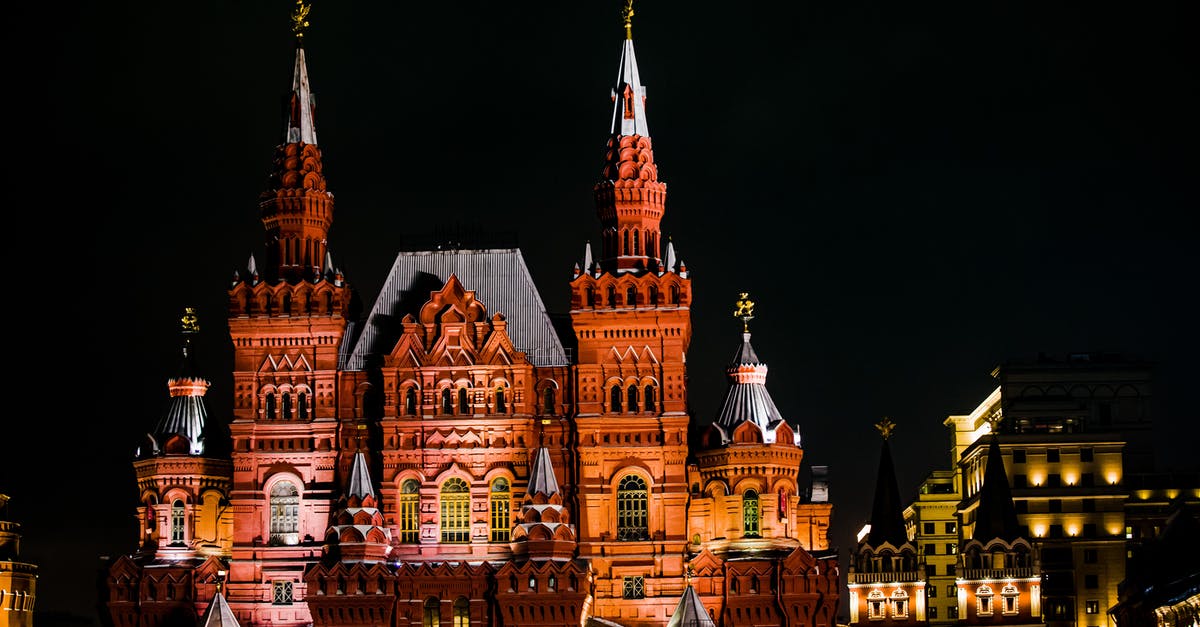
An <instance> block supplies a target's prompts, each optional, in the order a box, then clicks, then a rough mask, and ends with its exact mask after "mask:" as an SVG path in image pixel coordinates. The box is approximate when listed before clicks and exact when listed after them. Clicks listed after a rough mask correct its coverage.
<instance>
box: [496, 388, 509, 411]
mask: <svg viewBox="0 0 1200 627" xmlns="http://www.w3.org/2000/svg"><path fill="white" fill-rule="evenodd" d="M496 413H497V414H505V413H508V404H507V403H505V402H504V388H502V387H501V388H496Z"/></svg>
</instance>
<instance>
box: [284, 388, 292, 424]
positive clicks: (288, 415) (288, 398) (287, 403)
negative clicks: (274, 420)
mask: <svg viewBox="0 0 1200 627" xmlns="http://www.w3.org/2000/svg"><path fill="white" fill-rule="evenodd" d="M283 419H284V420H291V419H292V395H291V394H284V395H283Z"/></svg>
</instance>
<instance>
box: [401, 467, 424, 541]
mask: <svg viewBox="0 0 1200 627" xmlns="http://www.w3.org/2000/svg"><path fill="white" fill-rule="evenodd" d="M420 488H421V486H420V485H418V484H417V481H416V480H415V479H405V480H404V483H401V484H400V503H399V507H400V520H399V523H400V541H401V542H403V543H406V544H412V543H415V542H417V541H418V540H420V531H421V529H420V525H419V524H418V522H417V521H418V517H417V516H418V510H419V509H420V506H421V495H420V494H419V492H420Z"/></svg>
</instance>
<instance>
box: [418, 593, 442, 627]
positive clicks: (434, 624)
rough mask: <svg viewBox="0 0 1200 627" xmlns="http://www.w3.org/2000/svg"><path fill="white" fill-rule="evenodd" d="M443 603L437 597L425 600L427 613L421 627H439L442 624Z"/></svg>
mask: <svg viewBox="0 0 1200 627" xmlns="http://www.w3.org/2000/svg"><path fill="white" fill-rule="evenodd" d="M440 608H441V602H440V601H438V599H437V597H429V598H428V599H425V612H424V615H423V617H422V619H421V627H439V625H441V624H442V617H441V611H440Z"/></svg>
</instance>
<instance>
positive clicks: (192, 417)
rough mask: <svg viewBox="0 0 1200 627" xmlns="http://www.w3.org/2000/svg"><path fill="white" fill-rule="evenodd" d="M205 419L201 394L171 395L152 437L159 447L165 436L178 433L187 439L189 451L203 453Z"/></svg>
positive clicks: (205, 413)
mask: <svg viewBox="0 0 1200 627" xmlns="http://www.w3.org/2000/svg"><path fill="white" fill-rule="evenodd" d="M207 420H208V410H206V409H205V407H204V397H203V396H192V395H181V396H172V397H171V400H170V401H168V402H167V410H166V412H164V413H163V416H162V418H160V419H159V420H158V424H157V425H155V426H154V439H155V440H156V441H157V442H158V446H160V447H161V446H162V445H163V444H165V443H166V441H167V438H169V437H171V436H172V435H175V434H179V435H182V436H183V437H185V438H187V439H188V442H189V445H188V452H189V453H191V454H192V455H202V454H203V453H204V423H205V422H206V421H207Z"/></svg>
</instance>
